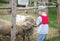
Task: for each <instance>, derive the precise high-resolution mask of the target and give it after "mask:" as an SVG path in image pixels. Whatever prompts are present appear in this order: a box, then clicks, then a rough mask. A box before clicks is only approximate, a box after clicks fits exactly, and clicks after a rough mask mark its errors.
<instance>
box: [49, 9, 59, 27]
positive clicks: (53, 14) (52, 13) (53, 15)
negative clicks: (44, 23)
mask: <svg viewBox="0 0 60 41" xmlns="http://www.w3.org/2000/svg"><path fill="white" fill-rule="evenodd" d="M48 16H49V23H50V24H49V26H50V27H54V28H57V27H58V26H57V8H49V14H48Z"/></svg>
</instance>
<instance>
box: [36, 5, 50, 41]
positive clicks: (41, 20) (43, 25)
mask: <svg viewBox="0 0 60 41" xmlns="http://www.w3.org/2000/svg"><path fill="white" fill-rule="evenodd" d="M45 9H46V6H39V7H38V10H39V12H38V13H39V17H38V18H37V21H36V24H37V25H38V39H37V41H46V40H45V39H46V35H47V34H48V24H49V21H48V16H47V14H46V12H45V11H44V10H45Z"/></svg>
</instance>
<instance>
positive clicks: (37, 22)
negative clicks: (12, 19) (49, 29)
mask: <svg viewBox="0 0 60 41" xmlns="http://www.w3.org/2000/svg"><path fill="white" fill-rule="evenodd" d="M41 22H42V18H41V17H40V16H39V17H38V18H37V21H36V24H37V26H40V25H41Z"/></svg>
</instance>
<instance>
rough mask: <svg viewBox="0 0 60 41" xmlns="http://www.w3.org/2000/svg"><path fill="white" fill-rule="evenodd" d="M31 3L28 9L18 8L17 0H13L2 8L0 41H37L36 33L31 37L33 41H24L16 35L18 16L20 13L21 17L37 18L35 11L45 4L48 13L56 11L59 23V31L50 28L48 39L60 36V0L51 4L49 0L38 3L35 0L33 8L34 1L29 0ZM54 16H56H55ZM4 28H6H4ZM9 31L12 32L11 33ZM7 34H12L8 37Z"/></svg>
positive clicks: (26, 40) (39, 0)
mask: <svg viewBox="0 0 60 41" xmlns="http://www.w3.org/2000/svg"><path fill="white" fill-rule="evenodd" d="M29 1H30V4H29V5H28V6H26V7H17V3H16V2H17V0H11V1H10V3H9V4H7V5H6V6H0V17H1V18H0V21H1V20H2V21H3V22H0V33H1V35H0V41H5V40H6V41H36V40H35V39H36V38H34V37H35V36H34V35H36V33H33V35H32V36H31V38H32V39H31V40H29V38H28V39H25V40H23V39H22V38H21V37H20V36H19V35H16V31H17V30H16V15H17V13H18V14H21V15H24V14H26V15H32V16H34V17H35V16H36V15H35V11H36V10H37V9H38V5H39V4H43V5H45V6H46V7H47V9H46V12H47V13H48V12H50V11H51V10H52V9H54V10H56V12H57V15H56V16H57V19H56V20H57V23H56V24H58V29H57V30H56V29H54V28H49V34H48V35H47V39H49V38H52V37H56V36H58V35H59V33H60V0H57V1H56V2H49V0H38V1H37V0H34V6H31V5H32V0H29ZM55 8H56V9H55ZM49 9H50V11H49ZM52 11H53V10H52ZM31 13H32V14H31ZM53 13H54V11H53ZM55 14H56V13H55ZM48 15H49V13H48ZM53 16H54V14H53ZM56 16H55V17H56ZM2 17H3V18H2ZM5 18H7V19H5ZM52 18H53V17H52ZM6 20H8V21H6ZM50 23H52V22H50ZM54 23H55V22H54ZM1 24H3V25H5V26H3V25H1ZM53 25H54V24H53ZM2 26H3V27H4V28H2ZM10 26H11V27H10ZM6 27H10V28H7V29H6ZM56 27H57V26H56ZM10 29H11V30H10ZM50 30H51V31H50ZM1 31H2V32H1ZM7 31H8V32H7ZM9 31H11V32H9ZM35 31H36V30H35ZM35 31H34V32H35ZM53 31H54V32H53ZM5 32H6V33H11V34H10V35H8V34H5ZM19 32H21V31H19ZM2 34H4V35H2ZM52 34H53V35H52ZM1 37H2V38H1Z"/></svg>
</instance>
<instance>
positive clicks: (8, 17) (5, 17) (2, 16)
mask: <svg viewBox="0 0 60 41" xmlns="http://www.w3.org/2000/svg"><path fill="white" fill-rule="evenodd" d="M0 19H4V20H7V21H11V15H0Z"/></svg>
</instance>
